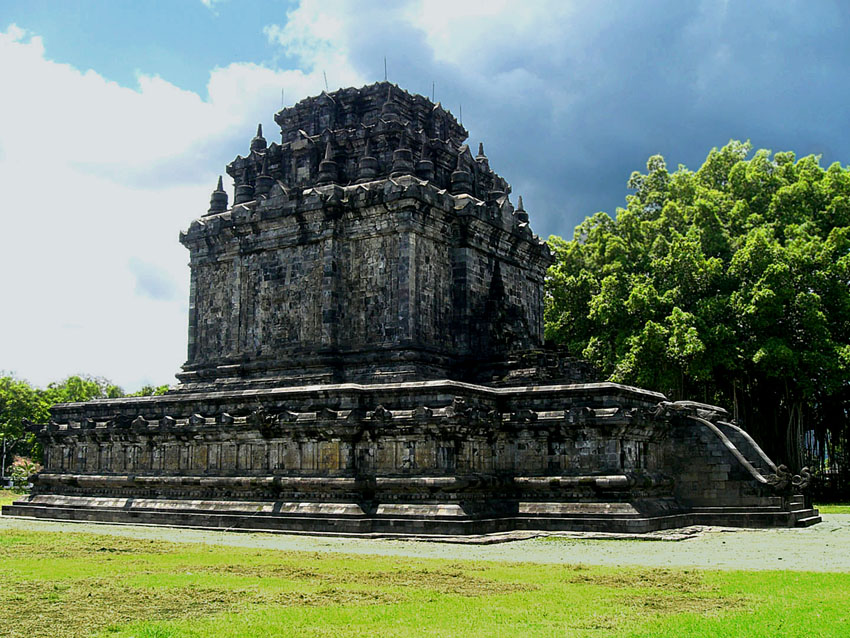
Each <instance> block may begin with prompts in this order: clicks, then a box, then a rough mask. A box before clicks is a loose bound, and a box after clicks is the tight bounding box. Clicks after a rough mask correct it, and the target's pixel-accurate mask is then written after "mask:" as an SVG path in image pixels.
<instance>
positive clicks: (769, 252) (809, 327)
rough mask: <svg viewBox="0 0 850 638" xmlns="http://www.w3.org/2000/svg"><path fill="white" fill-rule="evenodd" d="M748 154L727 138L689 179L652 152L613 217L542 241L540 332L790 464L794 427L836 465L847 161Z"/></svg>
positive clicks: (849, 376) (844, 321)
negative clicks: (714, 406)
mask: <svg viewBox="0 0 850 638" xmlns="http://www.w3.org/2000/svg"><path fill="white" fill-rule="evenodd" d="M751 150H752V149H751V146H750V144H749V143H748V142H747V143H743V142H738V141H731V142H729V144H727V145H726V146H724V147H723V148H721V149H719V150H718V149H716V148H715V149H713V150H712V151H711V152H710V153H709V154H708V157H707V158H706V160H705V163H704V164H703V165H702V166H701V167H700V169H699V170H697V171H695V172H694V171H691V170H688V169H687V168H685V167H683V166H679V168H678V169H677V170H676V171H675V172H673V173H670V172H669V171H668V169H667V166H666V164H665V162H664V158H662V157H661V156H658V155H656V156H653V157H650V158H649V161H648V162H647V167H646V173H645V174H644V173H638V172H635V173H633V174H632V176H631V178H630V179H629V182H628V187H629V188H630V189H632V190H633V194H631V195H629V196H627V197H626V201H627V205H626V207H625V208H619V209H617V211H616V214H615V216H614V217H613V218H612V217H611V216H610V215H608V214H607V213H604V212H603V213H597V214H596V215H594V216H592V217H589V218H588V219H586V220H585V221H584V222H583V223H582V224H580V225H579V226H578V228H577V229H576V231H575V235H574V238H573V240H572V241H565V240H563V239H561V238H558V237H552V238H550V246H551V247H552V249H553V252H554V256H555V258H556V263H555V265H554V266H553V267H552V268H551V269H550V271H549V278H548V283H547V296H546V315H545V316H546V332H547V337H549V338H551V339H554V340H556V341H558V342H561V343H563V344H566V345H567V346H568V347H569V348H570V349H571V350H572V351H573V352H574V353H575V354H579V355H582V356H584V357H586V358H587V359H589V360H590V361H591V362H592V363H594V364H595V365H596V366H597V367H598V368H599V369H600V370H601V371H602V373H603V374H604V375H605V376H606V377H608V378H610V379H611V380H613V381H618V382H623V383H631V384H636V385H640V386H643V387H648V388H651V389H655V390H659V391H661V392H664V393H665V394H667V395H668V396H670V397H672V398H675V399H679V398H691V399H696V400H706V401H709V402H715V403H718V404H721V405H724V406H726V407H729V408H730V411H732V412H734V415H735V416H736V417H737V418H738V419H739V420H740V421H741V422H742V423H743V425H744V426H745V427H747V428H748V429H749V430H750V431H751V432H753V433H754V434H755V435H756V437H757V438H758V439H760V440H761V442H762V443H763V444H764V445H765V446H766V447H767V449H768V450H769V452H770V453H772V454H773V455H774V456H777V457H778V458H780V459H783V460H785V461H787V462H790V463H791V464H792V465H793V466H795V467H799V466H800V465H801V464H802V463H803V462H804V458H803V456H804V449H803V447H801V445H800V441H801V440H802V439H803V434H804V431H811V432H812V433H813V434H812V435H810V446H809V447H810V448H811V449H810V452H811V451H812V450H814V451H816V452H818V454H819V456H820V461H822V462H824V461H825V460H826V459H832V460H833V462H834V461H836V460H837V459H838V457H840V456H841V454H846V452H847V434H848V426H847V423H848V419H847V406H848V385H850V169H847V168H842V167H841V166H840V165H839V164H837V163H836V164H833V165H832V166H830V167H829V168H827V169H824V168H822V167H821V166H820V164H819V158H818V157H815V156H808V157H804V158H802V159H799V160H797V159H796V158H795V156H794V154H793V153H790V152H782V153H775V154H771V152H770V151H767V150H759V151H756V152H755V153H754V154H751ZM830 446H831V449H827V448H830ZM845 463H846V460H845Z"/></svg>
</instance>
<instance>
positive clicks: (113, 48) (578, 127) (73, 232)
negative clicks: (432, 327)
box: [0, 0, 850, 389]
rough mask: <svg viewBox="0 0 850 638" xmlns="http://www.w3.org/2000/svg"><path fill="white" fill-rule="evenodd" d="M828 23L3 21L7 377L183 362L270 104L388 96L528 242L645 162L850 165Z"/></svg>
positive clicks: (367, 10) (61, 15)
mask: <svg viewBox="0 0 850 638" xmlns="http://www.w3.org/2000/svg"><path fill="white" fill-rule="evenodd" d="M848 27H850V6H849V5H847V4H846V3H839V2H835V3H832V2H816V3H812V2H807V3H803V2H793V1H792V2H782V3H777V2H758V1H752V2H737V3H733V2H719V1H703V2H661V1H653V0H644V1H641V2H627V1H625V0H622V1H619V2H609V1H604V0H599V1H595V2H570V1H565V0H558V1H551V2H549V1H546V0H537V1H533V2H527V1H526V2H507V1H501V0H488V1H483V0H482V1H470V2H464V1H461V0H454V1H447V0H425V1H402V0H399V1H396V2H383V3H381V2H373V1H370V0H359V1H358V2H346V1H343V0H322V1H319V0H298V1H293V2H289V3H285V2H271V1H251V2H235V1H229V0H207V1H206V2H204V1H201V0H172V1H169V2H163V1H152V0H148V1H146V2H114V1H112V2H107V1H103V2H79V3H72V2H56V1H53V2H41V1H36V0H27V1H18V0H5V1H4V2H3V3H2V4H0V87H2V90H3V97H2V99H0V186H2V191H3V193H4V204H3V208H2V216H3V224H4V232H3V233H2V234H0V268H2V270H3V272H4V273H12V276H4V278H3V280H2V283H1V284H0V286H1V287H0V295H2V299H3V300H4V306H6V307H7V308H12V311H9V310H7V311H6V312H4V313H0V370H6V371H11V372H15V373H16V374H18V375H20V376H22V377H25V378H28V379H29V380H31V381H32V382H34V383H37V384H42V385H43V384H46V383H47V382H49V381H51V380H55V379H60V378H62V377H63V376H66V375H67V374H71V373H76V372H85V373H89V374H95V375H101V376H106V377H109V378H111V379H113V380H115V381H116V382H118V383H120V384H122V385H124V386H125V387H126V388H127V389H135V388H137V387H138V386H140V385H141V384H143V383H147V382H152V383H171V382H173V376H172V375H173V373H174V372H175V371H177V369H178V368H179V366H180V365H181V364H182V362H183V360H184V358H185V342H186V299H187V295H188V269H187V268H186V260H187V255H186V253H185V250H184V249H183V248H182V247H181V246H179V244H178V242H177V239H176V237H177V233H178V232H179V230H181V229H183V228H186V227H187V226H188V224H189V222H190V221H191V220H192V219H193V218H195V217H197V216H198V215H200V214H202V213H203V212H204V211H205V209H206V206H207V203H208V198H209V191H210V190H211V188H212V186H213V185H214V183H215V179H216V177H217V175H218V174H219V173H221V172H223V167H224V165H225V164H226V163H227V162H229V161H230V160H231V159H233V157H234V156H235V155H236V154H237V153H242V154H244V153H245V151H247V147H248V142H249V140H250V138H251V136H252V135H253V132H254V130H255V129H256V124H257V122H262V123H263V125H264V129H265V130H266V136H267V137H268V138H270V139H274V137H275V135H274V131H275V126H274V122H273V114H274V112H275V111H276V110H278V109H279V108H280V106H281V90H282V89H283V90H285V96H286V97H285V100H286V103H287V104H292V103H293V102H294V101H296V100H298V99H301V98H303V97H306V96H309V95H314V94H317V93H318V92H320V91H321V90H322V89H323V88H324V75H327V81H328V84H329V86H330V88H331V89H333V88H337V87H340V86H348V85H362V84H366V83H370V82H373V81H375V80H380V79H383V74H384V62H383V60H384V56H386V57H387V63H388V72H389V79H390V80H391V81H394V82H396V83H398V84H399V85H401V86H402V87H404V88H406V89H408V90H410V91H415V92H420V93H424V94H429V93H430V91H431V85H432V82H434V83H435V84H436V98H437V100H439V101H441V102H442V103H443V105H444V106H446V107H447V108H449V109H450V110H451V111H453V112H454V113H455V114H456V115H457V114H458V113H459V110H460V105H463V120H464V125H465V126H466V127H467V129H468V130H469V131H470V140H469V141H470V143H471V144H473V145H477V143H478V142H479V141H483V142H484V144H485V150H486V152H487V154H488V156H489V158H490V164H491V166H493V168H494V169H496V170H497V171H498V172H499V173H501V174H502V175H503V176H504V177H505V178H506V179H507V180H508V181H509V182H510V183H511V184H512V185H513V187H514V190H513V196H514V197H516V195H523V199H524V202H525V205H526V208H527V209H528V210H529V214H530V216H531V222H532V225H533V227H534V228H535V230H536V231H537V232H538V234H540V235H542V236H544V237H545V236H547V235H549V234H559V235H563V236H571V235H572V232H573V229H574V227H575V225H576V224H577V223H579V222H580V221H581V220H582V219H583V218H584V217H585V216H587V215H590V214H593V213H594V212H596V211H598V210H606V211H609V212H612V213H613V212H614V210H615V209H616V207H617V206H619V205H621V204H622V203H623V202H624V197H625V196H626V194H627V192H628V191H627V190H626V187H625V184H626V180H627V179H628V177H629V174H630V173H631V172H632V171H633V170H640V169H642V168H643V167H644V165H645V162H646V159H647V158H648V157H649V156H650V155H652V154H656V153H661V154H662V155H664V156H665V158H666V159H667V162H668V166H672V167H675V166H676V165H678V164H680V163H682V164H685V165H687V166H689V167H691V168H696V167H698V166H699V164H700V163H701V162H702V160H703V159H704V158H705V156H706V154H707V153H708V151H709V150H710V149H711V148H712V147H714V146H721V145H723V144H725V143H726V142H727V141H728V140H729V139H732V138H735V139H750V140H752V142H753V144H754V145H755V146H756V147H765V148H770V149H773V150H775V151H777V150H792V151H794V152H796V153H797V154H798V156H803V155H808V154H812V153H814V154H820V155H822V156H823V159H822V162H823V163H824V164H829V163H831V162H833V161H839V162H841V163H842V164H846V163H848V162H850V129H848V126H847V122H848V106H847V105H848V104H850V99H848V97H850V76H848V74H847V72H846V70H847V68H848V66H850V38H848V37H847V34H848V32H850V29H848Z"/></svg>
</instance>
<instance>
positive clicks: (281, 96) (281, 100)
mask: <svg viewBox="0 0 850 638" xmlns="http://www.w3.org/2000/svg"><path fill="white" fill-rule="evenodd" d="M284 98H286V89H281V90H280V107H281V108H283V107H284V106H286V100H285V99H284Z"/></svg>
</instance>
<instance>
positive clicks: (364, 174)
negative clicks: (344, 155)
mask: <svg viewBox="0 0 850 638" xmlns="http://www.w3.org/2000/svg"><path fill="white" fill-rule="evenodd" d="M377 175H378V159H377V158H375V157H372V138H370V137H367V138H366V145H365V146H364V147H363V157H361V158H360V161H359V162H358V164H357V181H358V182H359V183H363V182H371V181H372V180H373V179H375V177H376V176H377Z"/></svg>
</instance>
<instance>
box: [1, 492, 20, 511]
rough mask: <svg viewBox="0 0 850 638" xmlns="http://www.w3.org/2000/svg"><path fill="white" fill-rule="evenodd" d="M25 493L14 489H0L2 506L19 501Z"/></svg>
mask: <svg viewBox="0 0 850 638" xmlns="http://www.w3.org/2000/svg"><path fill="white" fill-rule="evenodd" d="M22 496H23V495H22V494H18V493H17V492H13V491H12V490H0V507H2V506H3V505H9V504H11V503H12V501H17V500H18V499H19V498H21V497H22Z"/></svg>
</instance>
